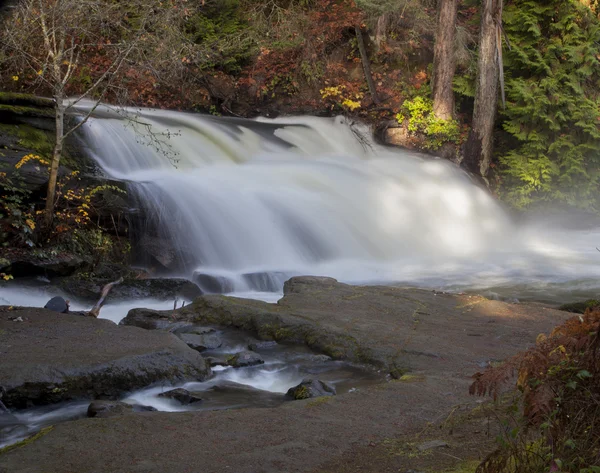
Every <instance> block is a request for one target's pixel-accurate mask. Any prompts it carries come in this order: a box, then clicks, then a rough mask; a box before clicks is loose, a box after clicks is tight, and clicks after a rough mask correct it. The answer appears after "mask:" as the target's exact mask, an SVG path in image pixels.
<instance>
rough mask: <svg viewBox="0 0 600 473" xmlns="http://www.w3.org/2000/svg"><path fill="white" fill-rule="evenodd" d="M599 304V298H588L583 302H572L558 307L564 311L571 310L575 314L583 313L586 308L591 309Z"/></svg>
mask: <svg viewBox="0 0 600 473" xmlns="http://www.w3.org/2000/svg"><path fill="white" fill-rule="evenodd" d="M598 306H600V300H597V299H588V300H587V301H583V302H572V303H570V304H563V305H561V306H560V307H559V308H558V309H559V310H564V311H566V312H573V313H575V314H584V313H585V311H586V310H587V309H593V308H594V307H598Z"/></svg>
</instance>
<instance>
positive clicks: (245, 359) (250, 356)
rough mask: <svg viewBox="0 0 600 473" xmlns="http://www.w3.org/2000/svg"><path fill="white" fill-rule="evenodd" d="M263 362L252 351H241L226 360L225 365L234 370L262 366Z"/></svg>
mask: <svg viewBox="0 0 600 473" xmlns="http://www.w3.org/2000/svg"><path fill="white" fill-rule="evenodd" d="M264 362H265V360H263V359H262V357H261V356H260V355H259V354H258V353H254V352H253V351H242V352H240V353H236V354H235V355H233V356H231V357H230V358H228V359H227V364H228V365H229V366H233V367H234V368H244V367H246V366H254V365H262V364H263V363H264Z"/></svg>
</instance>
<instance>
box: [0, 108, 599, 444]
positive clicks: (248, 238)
mask: <svg viewBox="0 0 600 473" xmlns="http://www.w3.org/2000/svg"><path fill="white" fill-rule="evenodd" d="M83 109H85V106H83ZM125 115H128V116H129V117H130V118H131V117H133V118H134V121H131V120H128V119H125V118H124V116H125ZM80 138H81V140H82V143H83V145H84V147H85V149H86V150H87V152H88V153H89V155H90V156H91V157H92V158H93V159H94V160H95V161H96V162H97V163H98V165H99V167H100V168H101V169H102V171H103V172H104V173H105V174H106V175H107V176H109V177H111V178H113V179H116V180H122V181H125V182H126V183H127V187H128V192H129V197H130V198H131V202H134V203H135V205H137V206H138V207H139V208H138V209H137V212H136V213H135V214H136V215H140V216H141V218H140V222H137V228H138V233H139V235H138V237H139V238H140V241H143V238H144V236H145V235H144V231H147V232H149V233H150V236H151V237H152V238H154V239H158V240H160V241H163V242H166V243H167V244H168V245H169V247H171V248H173V249H174V250H175V252H176V254H177V257H176V258H175V262H174V265H173V266H172V267H171V268H163V274H162V275H165V274H164V273H165V271H166V273H167V275H172V276H178V277H181V276H183V277H186V278H189V279H190V280H193V281H195V282H196V283H198V284H199V285H200V286H201V287H203V288H204V289H205V291H207V292H223V293H229V294H232V295H237V296H241V297H251V298H258V299H262V300H266V301H268V302H276V301H277V300H278V299H279V298H280V297H281V295H282V288H283V283H284V282H285V280H286V279H287V278H289V277H290V276H293V275H302V274H304V275H322V276H330V277H334V278H337V279H338V280H340V281H342V282H346V283H350V284H387V285H407V286H418V287H426V288H432V289H436V290H445V291H455V292H462V291H471V292H479V293H482V294H484V295H487V296H490V297H498V298H503V299H507V300H511V301H515V300H537V301H544V302H549V303H560V302H569V301H572V300H576V299H585V298H590V297H597V293H598V289H599V287H600V283H599V281H600V278H599V276H600V264H599V263H600V253H599V252H598V251H597V250H596V246H598V245H600V230H599V229H598V228H591V229H590V228H589V227H587V228H585V229H579V230H567V229H565V228H564V226H561V225H551V224H548V223H545V222H537V223H533V222H530V223H516V222H515V221H514V220H513V219H511V218H510V216H509V215H508V214H507V212H506V211H505V210H504V209H503V208H502V206H501V205H500V204H499V203H498V202H497V201H496V200H494V199H493V198H492V197H491V196H490V195H489V194H488V193H487V192H486V191H485V190H483V189H482V188H480V187H479V186H477V185H475V184H474V183H473V182H472V181H471V180H470V179H469V177H468V176H467V175H466V174H464V173H463V172H462V171H461V170H460V169H458V168H457V167H456V166H455V165H453V164H452V163H449V162H446V161H443V160H437V159H433V158H429V157H423V156H421V155H418V154H415V153H409V152H406V151H400V150H395V149H390V148H386V147H382V146H378V145H377V144H375V143H374V142H373V141H372V140H371V139H370V138H369V133H368V130H366V129H364V128H362V127H357V126H351V125H350V124H349V123H348V122H347V121H346V120H345V119H343V118H332V119H327V118H312V117H296V118H286V119H276V120H267V119H258V120H242V119H232V118H219V117H212V116H204V115H194V114H186V113H178V112H170V111H159V110H146V109H142V110H133V109H132V110H125V111H123V110H120V111H118V112H117V111H114V110H112V109H110V108H109V107H101V108H99V109H98V110H96V111H95V114H94V117H93V118H92V119H90V120H89V121H88V122H87V123H86V124H85V125H84V126H83V127H82V128H81V133H80ZM571 223H572V222H571ZM142 246H143V245H142ZM57 294H59V292H58V290H57V289H56V288H55V287H53V286H51V285H43V284H41V285H37V286H36V287H31V286H28V287H21V288H19V287H18V286H15V285H11V286H3V287H0V303H2V304H12V305H28V306H43V305H44V304H45V302H46V301H47V300H48V298H49V297H51V296H53V295H57ZM172 305H173V301H161V300H154V299H149V300H136V301H119V302H114V301H110V298H109V301H108V303H107V304H106V306H105V307H104V308H103V310H102V312H101V317H104V318H109V319H111V320H113V321H114V322H118V321H119V320H120V319H121V318H122V317H124V316H125V315H126V313H127V311H128V310H129V309H130V308H133V307H149V308H156V309H168V308H171V307H172ZM72 307H73V308H74V309H76V310H77V309H89V307H88V306H86V304H85V303H83V302H80V301H72ZM234 339H235V337H234ZM225 349H226V350H227V349H228V350H230V352H234V351H235V350H236V349H239V347H237V348H236V347H235V346H234V347H231V346H230V347H228V348H227V347H226V348H225ZM264 355H265V360H266V363H265V364H264V365H260V366H258V367H252V368H244V369H237V370H234V369H232V368H226V367H220V368H219V367H217V368H216V369H215V371H214V373H215V375H214V377H213V378H212V379H210V380H208V381H206V382H204V383H188V384H186V385H184V387H185V388H186V389H189V390H190V391H193V392H197V393H198V394H199V395H200V397H203V398H204V399H205V401H204V402H203V403H201V404H198V405H196V406H193V405H192V406H186V407H183V406H181V405H179V404H178V403H176V402H175V401H171V400H167V399H164V398H160V397H157V394H158V393H160V392H162V391H163V390H166V389H169V388H170V387H165V386H153V387H149V388H148V389H144V390H141V391H138V392H135V393H130V394H129V395H127V396H125V397H124V400H125V401H126V402H130V403H136V404H143V405H151V406H153V407H155V408H157V409H159V410H168V411H177V410H183V409H223V408H234V407H252V406H254V407H256V406H274V405H278V404H279V403H281V402H283V401H282V396H283V394H282V393H284V392H285V391H287V389H288V388H289V387H291V386H293V385H295V384H297V383H298V382H300V380H301V379H302V378H303V377H305V376H306V375H307V374H316V375H318V377H319V378H321V379H325V380H330V381H333V382H335V383H336V385H337V386H338V392H348V391H352V390H354V389H356V386H360V385H361V384H369V383H371V382H375V381H376V380H375V378H377V380H379V378H378V377H377V376H376V375H373V374H372V373H368V372H366V371H365V370H362V369H359V368H356V367H352V366H351V365H345V364H339V363H335V362H323V361H318V360H317V359H315V358H314V354H310V353H304V352H302V351H298V349H297V347H296V348H294V349H290V348H285V347H284V348H282V349H280V350H278V351H276V352H273V353H264ZM240 386H242V387H243V386H245V388H240ZM359 389H360V388H359ZM87 405H88V403H87V402H82V403H71V404H66V405H60V406H47V407H40V408H34V409H31V410H27V411H23V412H19V413H16V414H15V415H14V417H13V418H12V419H13V424H14V422H15V419H16V422H17V424H18V425H12V426H10V425H9V426H4V429H3V432H4V437H3V439H2V441H1V442H0V445H1V444H2V443H4V444H7V443H11V442H14V441H15V440H18V439H19V438H22V437H23V435H25V434H26V433H29V432H33V431H35V430H39V428H41V427H43V426H45V425H50V424H52V423H56V422H57V420H68V419H72V418H77V417H81V416H84V415H85V410H86V408H87ZM0 427H2V426H0Z"/></svg>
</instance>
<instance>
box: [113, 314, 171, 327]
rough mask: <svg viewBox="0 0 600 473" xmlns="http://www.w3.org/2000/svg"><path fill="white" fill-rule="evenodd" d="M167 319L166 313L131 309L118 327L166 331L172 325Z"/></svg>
mask: <svg viewBox="0 0 600 473" xmlns="http://www.w3.org/2000/svg"><path fill="white" fill-rule="evenodd" d="M174 322H175V321H174V320H171V319H169V317H168V315H167V313H166V312H160V311H158V310H152V309H131V310H130V311H129V312H127V315H126V316H125V318H124V319H123V320H121V321H120V322H119V325H130V326H134V327H139V328H143V329H146V330H161V329H166V328H167V327H169V325H171V324H172V323H174Z"/></svg>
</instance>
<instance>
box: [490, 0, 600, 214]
mask: <svg viewBox="0 0 600 473" xmlns="http://www.w3.org/2000/svg"><path fill="white" fill-rule="evenodd" d="M504 22H505V29H506V32H507V34H508V36H509V38H510V42H511V46H512V48H511V50H509V51H506V52H505V55H504V58H505V73H506V94H507V99H508V103H507V108H506V110H505V111H504V113H503V118H504V122H503V128H504V130H505V131H506V132H508V134H509V135H511V136H512V139H513V140H514V144H513V146H512V149H511V150H509V151H508V152H506V153H505V154H504V155H503V156H501V158H500V162H501V163H502V165H503V173H504V176H505V178H506V179H505V182H504V187H505V189H506V191H505V196H506V197H507V199H508V200H509V201H510V202H511V203H512V204H513V205H515V206H517V207H526V206H528V205H531V204H532V203H534V202H536V201H560V202H564V203H567V204H569V205H574V206H578V207H583V208H591V209H596V210H599V209H600V202H599V200H598V190H599V185H600V129H599V126H598V119H599V104H600V100H599V99H600V67H599V66H600V64H599V61H598V58H599V57H600V23H599V21H598V18H597V17H596V16H594V15H593V14H592V12H591V11H590V9H589V8H587V7H585V6H583V5H581V3H580V2H579V1H576V0H516V1H514V2H512V3H511V4H509V5H507V7H506V10H505V14H504Z"/></svg>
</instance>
